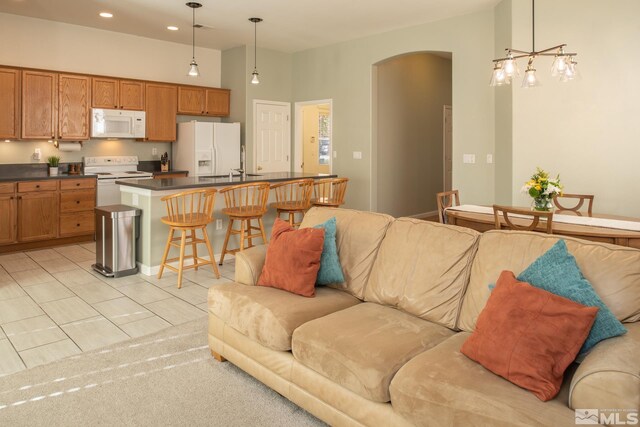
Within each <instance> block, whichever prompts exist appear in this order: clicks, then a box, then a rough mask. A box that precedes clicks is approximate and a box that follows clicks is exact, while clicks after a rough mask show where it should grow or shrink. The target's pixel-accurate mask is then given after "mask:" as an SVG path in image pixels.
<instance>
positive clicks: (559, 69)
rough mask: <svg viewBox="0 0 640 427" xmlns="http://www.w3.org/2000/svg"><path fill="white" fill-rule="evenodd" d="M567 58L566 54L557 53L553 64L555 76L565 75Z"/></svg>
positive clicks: (553, 74) (552, 73) (552, 69)
mask: <svg viewBox="0 0 640 427" xmlns="http://www.w3.org/2000/svg"><path fill="white" fill-rule="evenodd" d="M567 68H568V67H567V60H566V58H565V57H564V56H561V55H556V57H555V59H554V60H553V64H552V65H551V75H552V76H553V77H558V76H563V75H564V73H565V72H566V71H567Z"/></svg>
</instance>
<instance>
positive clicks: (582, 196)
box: [553, 194, 594, 216]
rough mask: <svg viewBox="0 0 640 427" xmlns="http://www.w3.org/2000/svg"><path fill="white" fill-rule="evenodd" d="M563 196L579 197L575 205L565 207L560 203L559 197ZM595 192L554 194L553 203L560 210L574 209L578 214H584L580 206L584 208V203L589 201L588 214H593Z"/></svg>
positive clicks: (565, 197)
mask: <svg viewBox="0 0 640 427" xmlns="http://www.w3.org/2000/svg"><path fill="white" fill-rule="evenodd" d="M560 198H563V199H578V201H577V203H576V205H575V206H573V207H565V206H562V205H561V204H560V202H559V201H558V199H560ZM593 198H594V196H593V194H563V195H562V196H553V204H554V206H555V207H557V208H558V210H559V211H573V212H576V213H577V214H578V215H582V213H581V212H580V208H582V205H584V202H585V201H588V202H589V203H588V205H587V214H588V215H589V216H592V215H593Z"/></svg>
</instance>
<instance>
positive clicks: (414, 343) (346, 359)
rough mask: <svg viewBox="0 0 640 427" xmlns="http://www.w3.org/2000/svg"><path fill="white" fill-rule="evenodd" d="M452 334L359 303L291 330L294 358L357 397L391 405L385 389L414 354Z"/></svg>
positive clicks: (404, 315)
mask: <svg viewBox="0 0 640 427" xmlns="http://www.w3.org/2000/svg"><path fill="white" fill-rule="evenodd" d="M451 335H453V332H452V331H451V330H449V329H447V328H444V327H442V326H440V325H436V324H435V323H431V322H427V321H425V320H422V319H419V318H417V317H414V316H411V315H409V314H407V313H404V312H402V311H400V310H396V309H394V308H391V307H385V306H382V305H378V304H372V303H363V304H358V305H356V306H354V307H350V308H348V309H346V310H342V311H338V312H335V313H333V314H330V315H328V316H325V317H323V318H320V319H316V320H313V321H311V322H308V323H305V324H304V325H302V326H300V327H299V328H298V329H296V330H295V332H294V333H293V340H292V351H293V356H294V357H295V358H296V360H298V361H299V362H300V363H302V364H303V365H305V366H306V367H308V368H310V369H312V370H314V371H316V372H318V373H320V374H322V375H324V376H325V377H327V378H329V379H330V380H332V381H334V382H336V383H338V384H340V385H341V386H343V387H345V388H347V389H349V390H351V391H353V392H354V393H357V394H358V395H360V396H362V397H365V398H367V399H370V400H373V401H376V402H388V401H389V383H390V382H391V379H392V378H393V376H394V375H395V373H396V372H397V371H398V369H400V367H401V366H402V365H404V364H405V363H406V362H407V361H408V360H410V359H411V358H412V357H414V356H415V355H416V354H418V353H420V352H422V351H424V350H426V349H428V348H430V347H432V346H434V345H436V344H437V343H439V342H440V341H442V340H444V339H445V338H447V337H449V336H451Z"/></svg>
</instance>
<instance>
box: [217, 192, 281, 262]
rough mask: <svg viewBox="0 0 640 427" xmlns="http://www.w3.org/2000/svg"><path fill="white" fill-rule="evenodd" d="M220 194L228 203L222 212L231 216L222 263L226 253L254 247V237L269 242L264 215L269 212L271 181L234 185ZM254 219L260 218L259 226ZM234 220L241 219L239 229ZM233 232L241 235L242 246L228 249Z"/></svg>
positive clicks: (221, 257) (223, 248) (223, 247)
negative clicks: (235, 227) (268, 200)
mask: <svg viewBox="0 0 640 427" xmlns="http://www.w3.org/2000/svg"><path fill="white" fill-rule="evenodd" d="M220 194H223V195H224V203H225V205H226V207H225V208H224V209H222V213H223V214H225V215H228V216H229V226H228V227H227V235H226V236H225V238H224V245H223V246H222V254H221V255H220V265H222V262H223V261H224V256H225V255H226V254H234V253H236V252H238V251H242V250H244V249H245V247H246V248H250V247H252V246H253V239H255V238H262V241H263V242H264V243H267V235H266V234H265V232H264V224H263V222H262V217H263V215H264V214H265V213H266V212H267V199H268V198H269V183H268V182H256V183H248V184H240V185H234V186H232V187H227V188H225V189H223V190H220ZM254 219H255V220H258V226H257V227H256V226H254V225H252V224H251V220H254ZM234 221H240V229H239V230H237V229H234V228H233V223H234ZM253 231H258V233H255V234H254V233H253ZM232 234H239V235H240V247H239V248H237V249H227V245H228V244H229V237H230V236H231V235H232ZM245 240H247V241H248V246H245V244H244V241H245Z"/></svg>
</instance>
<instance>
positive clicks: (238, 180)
mask: <svg viewBox="0 0 640 427" xmlns="http://www.w3.org/2000/svg"><path fill="white" fill-rule="evenodd" d="M335 177H337V175H326V174H322V175H321V174H308V173H300V172H273V173H263V174H247V176H246V177H245V178H244V179H243V178H242V177H241V176H239V175H236V176H234V177H233V179H231V180H229V177H228V176H225V177H224V178H213V177H211V178H207V177H188V178H167V179H132V180H126V181H116V184H120V185H122V186H127V187H135V188H143V189H145V190H151V191H166V190H184V189H187V188H202V187H228V186H230V185H237V184H244V183H247V182H281V181H292V180H294V179H302V178H313V179H320V178H335Z"/></svg>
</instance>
